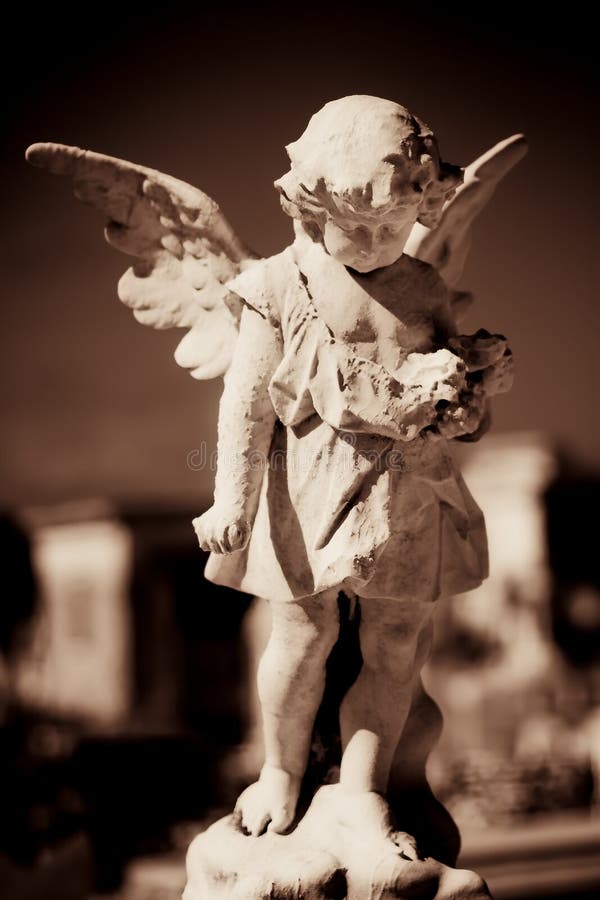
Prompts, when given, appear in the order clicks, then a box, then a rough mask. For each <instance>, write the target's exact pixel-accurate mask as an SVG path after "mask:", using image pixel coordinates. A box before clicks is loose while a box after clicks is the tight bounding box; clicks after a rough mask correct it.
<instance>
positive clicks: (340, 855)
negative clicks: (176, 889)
mask: <svg viewBox="0 0 600 900" xmlns="http://www.w3.org/2000/svg"><path fill="white" fill-rule="evenodd" d="M338 795H339V786H338V785H333V786H326V787H323V788H321V789H320V790H319V791H318V792H317V794H316V795H315V797H314V800H313V802H312V804H311V806H310V808H309V810H308V811H307V812H306V814H305V815H304V817H303V819H302V821H301V822H300V824H299V825H298V827H297V828H296V829H295V830H294V831H293V832H291V833H290V834H288V835H278V834H274V833H268V834H265V835H262V836H261V837H251V836H248V835H246V834H244V833H243V832H242V831H241V830H240V828H239V823H238V822H237V820H236V817H235V816H227V817H226V818H224V819H221V820H220V821H219V822H216V823H215V824H214V825H212V826H211V827H210V828H209V829H208V830H207V831H206V832H204V833H203V834H201V835H198V837H197V838H195V840H194V841H193V842H192V844H191V846H190V848H189V850H188V855H187V876H188V880H187V886H186V889H185V892H184V895H183V900H264V898H272V900H381V898H383V897H385V898H388V900H393V898H407V897H418V898H421V900H457V898H461V900H485V898H489V897H490V894H489V892H488V890H487V887H486V885H485V882H484V881H483V879H481V878H480V877H479V876H478V875H476V874H475V873H474V872H470V871H468V870H466V869H453V868H450V867H448V866H444V865H443V864H442V863H439V862H437V861H436V860H434V859H431V858H428V859H412V860H411V859H406V858H405V857H403V856H402V855H399V853H397V852H396V853H394V852H392V851H391V850H390V848H389V847H388V846H387V845H383V844H381V845H379V844H378V843H377V841H376V840H372V839H370V835H369V833H368V831H366V823H361V822H360V818H359V815H360V813H361V812H362V810H361V809H360V804H357V806H358V813H359V815H358V816H357V817H356V818H355V817H354V815H353V816H349V815H348V812H347V810H346V809H345V806H344V803H341V802H340V797H339V796H338ZM363 824H365V827H362V826H363Z"/></svg>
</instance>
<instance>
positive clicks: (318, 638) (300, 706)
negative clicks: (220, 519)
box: [236, 589, 339, 835]
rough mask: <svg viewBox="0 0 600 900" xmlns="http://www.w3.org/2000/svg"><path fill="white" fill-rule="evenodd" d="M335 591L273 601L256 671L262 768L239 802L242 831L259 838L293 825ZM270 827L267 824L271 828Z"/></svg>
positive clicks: (330, 641)
mask: <svg viewBox="0 0 600 900" xmlns="http://www.w3.org/2000/svg"><path fill="white" fill-rule="evenodd" d="M337 595H338V590H337V589H335V590H331V591H325V592H324V593H322V594H317V595H315V596H313V597H306V598H303V599H302V600H299V601H296V602H293V603H285V602H277V601H272V602H271V604H270V605H271V613H272V629H271V636H270V638H269V643H268V644H267V648H266V650H265V652H264V654H263V657H262V659H261V662H260V665H259V668H258V695H259V699H260V705H261V712H262V719H263V733H264V741H265V764H264V766H263V768H262V770H261V773H260V777H259V779H258V781H257V782H256V783H255V784H252V785H250V787H249V788H247V789H246V790H245V791H244V792H243V793H242V794H241V796H240V798H239V799H238V802H237V804H236V810H237V812H238V814H239V815H240V816H241V822H242V825H243V827H244V828H245V829H246V830H247V831H248V832H249V833H250V834H252V835H259V834H261V832H262V831H264V829H265V828H266V827H267V825H268V827H269V830H270V831H276V832H282V831H285V830H286V829H287V828H288V827H289V825H290V824H291V823H292V820H293V818H294V815H295V812H296V804H297V802H298V796H299V793H300V786H301V783H302V777H303V775H304V771H305V769H306V764H307V761H308V754H309V749H310V742H311V736H312V729H313V723H314V719H315V716H316V713H317V710H318V708H319V704H320V702H321V698H322V696H323V689H324V686H325V664H326V662H327V658H328V656H329V654H330V652H331V649H332V647H333V645H334V644H335V642H336V640H337V636H338V630H339V614H338V606H337ZM269 823H270V824H269Z"/></svg>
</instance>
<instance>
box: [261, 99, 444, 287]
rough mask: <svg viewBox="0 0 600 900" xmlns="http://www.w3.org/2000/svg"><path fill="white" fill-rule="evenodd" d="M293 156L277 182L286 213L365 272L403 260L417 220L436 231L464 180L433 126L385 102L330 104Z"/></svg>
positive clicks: (290, 152) (291, 146)
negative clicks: (442, 154)
mask: <svg viewBox="0 0 600 900" xmlns="http://www.w3.org/2000/svg"><path fill="white" fill-rule="evenodd" d="M286 150H287V153H288V156H289V158H290V162H291V168H290V170H289V172H287V173H286V174H285V175H283V176H282V177H281V178H280V179H279V180H278V181H276V182H275V187H276V188H277V190H278V191H279V193H280V200H281V205H282V207H283V209H284V210H285V212H286V213H287V214H288V215H289V216H292V218H294V219H297V220H299V221H300V222H301V224H302V226H303V228H304V230H305V231H306V232H307V233H308V234H309V235H310V237H311V238H312V239H313V240H315V241H321V242H322V243H323V245H324V247H325V249H326V250H327V252H328V253H329V254H330V255H331V256H333V257H334V258H335V259H337V260H339V261H340V262H342V263H343V264H344V265H346V266H350V267H351V268H354V269H356V270H357V271H359V272H368V271H371V270H372V269H376V268H379V267H381V266H386V265H390V264H391V263H392V262H394V261H395V260H396V259H398V257H399V256H400V255H401V254H402V250H403V247H404V244H405V242H406V239H407V238H408V235H409V233H410V230H411V228H412V226H413V225H414V223H415V222H416V221H419V222H421V223H422V224H423V225H427V226H429V227H433V226H435V224H436V223H437V221H438V219H439V216H440V213H441V210H442V207H443V205H444V203H445V201H446V200H447V199H449V198H450V197H451V196H452V194H453V193H454V191H455V190H456V187H457V186H458V184H460V181H461V178H462V170H461V169H460V168H459V167H458V166H451V165H449V164H447V163H443V162H442V161H441V159H440V155H439V151H438V146H437V141H436V139H435V137H434V135H433V132H432V131H431V130H430V129H429V128H428V127H427V125H425V124H424V123H423V122H421V121H420V120H419V119H417V118H416V117H415V116H412V115H411V114H410V113H409V112H408V111H407V110H406V109H405V108H404V107H403V106H400V105H399V104H397V103H393V102H392V101H390V100H381V99H380V98H378V97H368V96H363V95H355V96H351V97H343V98H342V99H341V100H333V101H331V102H330V103H326V104H325V106H324V107H323V108H322V109H321V110H319V112H318V113H316V114H315V115H314V116H313V117H312V118H311V120H310V122H309V123H308V127H307V128H306V130H305V132H304V133H303V134H302V136H301V137H300V138H299V139H298V140H297V141H295V142H294V143H293V144H288V146H287V147H286Z"/></svg>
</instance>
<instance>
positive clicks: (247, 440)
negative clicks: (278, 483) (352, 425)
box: [194, 306, 281, 553]
mask: <svg viewBox="0 0 600 900" xmlns="http://www.w3.org/2000/svg"><path fill="white" fill-rule="evenodd" d="M280 358H281V340H280V336H279V333H278V331H277V330H276V329H275V328H274V327H273V326H272V325H271V324H270V323H269V322H267V321H266V319H264V318H263V317H262V316H261V315H260V314H259V313H258V312H256V311H255V310H253V309H251V308H249V307H247V306H244V309H243V312H242V317H241V321H240V332H239V336H238V339H237V343H236V346H235V350H234V353H233V359H232V362H231V365H230V368H229V370H228V371H227V374H226V376H225V387H224V390H223V394H222V396H221V402H220V406H219V428H218V448H217V472H216V477H215V494H214V502H213V506H212V507H211V508H210V509H209V510H208V511H207V512H206V513H204V515H202V516H200V517H199V518H197V519H195V520H194V528H195V530H196V534H197V535H198V540H199V542H200V546H201V547H202V548H203V549H204V550H211V551H213V552H214V553H229V552H231V551H233V550H238V549H240V548H242V547H244V546H245V545H246V543H247V542H248V540H249V537H250V532H251V529H252V524H253V521H254V517H255V515H256V510H257V507H258V498H259V494H260V488H261V484H262V479H263V476H264V473H265V470H266V466H267V462H268V456H269V448H270V445H271V438H272V434H273V427H274V425H275V421H276V415H275V412H274V410H273V405H272V403H271V399H270V397H269V393H268V387H269V382H270V380H271V376H272V374H273V372H274V371H275V368H276V366H277V364H278V362H279V360H280Z"/></svg>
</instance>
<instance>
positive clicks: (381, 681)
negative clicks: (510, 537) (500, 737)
mask: <svg viewBox="0 0 600 900" xmlns="http://www.w3.org/2000/svg"><path fill="white" fill-rule="evenodd" d="M360 604H361V619H360V648H361V653H362V657H363V665H362V668H361V670H360V674H359V675H358V678H357V679H356V681H355V682H354V684H353V685H352V687H351V688H350V690H349V691H348V693H347V694H346V696H345V698H344V701H343V703H342V706H341V709H340V727H341V734H342V749H343V756H342V765H341V770H340V789H341V793H342V795H343V796H344V797H345V798H346V804H347V816H348V818H349V819H354V818H356V819H357V823H358V822H360V823H361V825H362V827H364V829H365V831H367V832H368V833H370V834H371V835H372V834H373V833H379V834H380V835H381V837H382V839H383V840H384V841H387V842H388V843H391V844H394V845H396V847H398V848H399V850H400V852H402V853H403V854H404V855H405V856H411V857H414V856H415V855H416V852H415V848H414V842H413V841H412V840H411V839H410V838H409V836H407V835H406V834H404V833H401V832H396V831H395V830H394V827H393V826H392V821H391V814H390V811H389V807H388V805H387V803H386V801H385V800H384V799H383V798H384V797H385V795H386V792H387V788H388V782H389V777H390V770H391V766H392V761H393V759H394V755H395V752H396V748H397V746H398V743H399V741H400V737H401V735H402V732H403V729H404V727H405V725H406V721H407V718H408V713H409V709H410V707H411V703H412V700H413V693H414V691H415V688H416V685H417V683H418V680H419V672H420V670H421V668H422V666H423V664H424V662H425V660H426V659H427V656H428V654H429V650H430V647H431V637H432V613H433V605H432V604H419V603H415V602H411V601H405V602H403V601H396V600H387V599H381V600H379V599H372V598H367V599H361V600H360Z"/></svg>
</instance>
